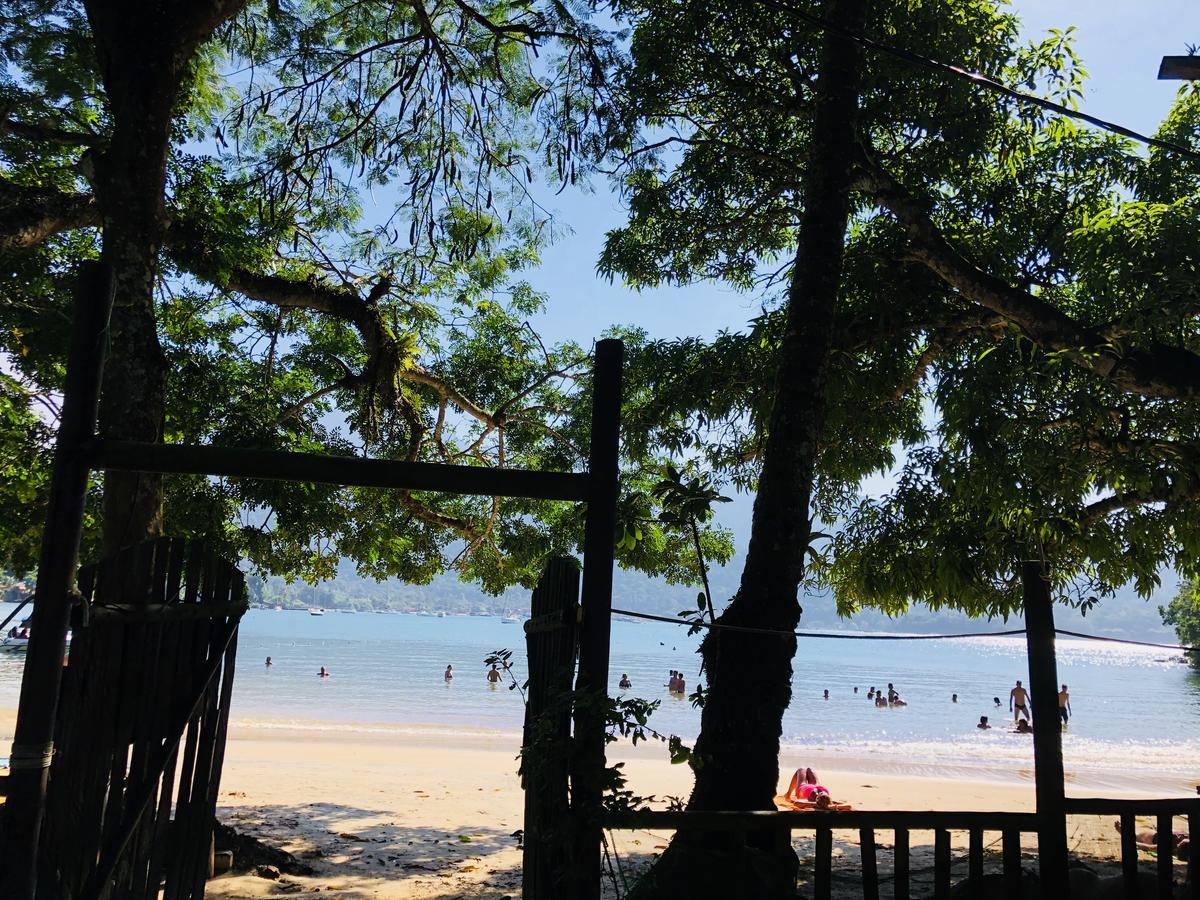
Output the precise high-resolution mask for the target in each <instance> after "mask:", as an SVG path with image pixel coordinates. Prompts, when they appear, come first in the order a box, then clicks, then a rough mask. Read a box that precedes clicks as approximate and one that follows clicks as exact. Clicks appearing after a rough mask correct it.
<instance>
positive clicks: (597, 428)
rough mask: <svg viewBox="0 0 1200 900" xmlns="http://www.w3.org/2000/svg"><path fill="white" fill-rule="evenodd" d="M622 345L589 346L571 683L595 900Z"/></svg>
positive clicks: (578, 789)
mask: <svg viewBox="0 0 1200 900" xmlns="http://www.w3.org/2000/svg"><path fill="white" fill-rule="evenodd" d="M624 355H625V346H624V344H622V343H621V342H620V341H617V340H606V341H600V342H598V343H597V344H596V366H595V369H594V370H593V375H592V434H591V449H590V453H589V461H588V472H589V473H590V475H591V478H592V481H591V485H590V489H589V491H588V498H587V500H588V508H587V521H586V523H585V524H584V533H583V579H582V584H581V590H580V594H581V600H580V606H581V610H582V615H581V618H580V623H579V675H578V678H577V679H576V682H575V689H576V696H577V698H578V699H577V700H576V702H575V746H574V752H573V754H572V757H571V815H572V821H573V828H574V835H573V837H574V843H575V848H574V853H575V857H574V865H575V875H576V884H575V890H576V893H575V897H576V898H577V900H600V873H601V867H600V843H601V837H602V835H601V830H600V829H601V825H600V817H601V809H602V806H603V803H602V797H603V791H604V766H605V757H604V745H605V733H604V729H605V704H606V702H607V700H608V664H609V645H610V637H611V635H610V631H611V628H612V584H613V563H614V557H615V554H616V529H617V493H618V482H617V479H618V474H619V469H620V466H619V462H620V449H621V365H622V361H623V358H624Z"/></svg>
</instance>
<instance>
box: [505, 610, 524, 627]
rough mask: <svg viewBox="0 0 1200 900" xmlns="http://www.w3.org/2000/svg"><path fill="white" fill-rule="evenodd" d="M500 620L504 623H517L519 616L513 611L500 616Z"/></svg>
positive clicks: (519, 619) (518, 622)
mask: <svg viewBox="0 0 1200 900" xmlns="http://www.w3.org/2000/svg"><path fill="white" fill-rule="evenodd" d="M500 621H501V622H503V623H504V624H505V625H519V624H520V623H521V617H520V616H518V615H516V614H515V613H509V614H508V615H505V616H501V617H500Z"/></svg>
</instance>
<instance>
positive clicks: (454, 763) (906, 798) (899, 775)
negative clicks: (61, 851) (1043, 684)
mask: <svg viewBox="0 0 1200 900" xmlns="http://www.w3.org/2000/svg"><path fill="white" fill-rule="evenodd" d="M13 721H14V714H13V712H12V711H11V710H7V711H3V712H0V740H3V741H4V743H5V745H7V743H8V742H9V741H10V740H11V734H12V724H13ZM519 740H520V736H519V734H517V733H515V732H508V731H494V732H486V731H475V732H466V733H463V732H453V731H449V730H446V729H444V728H439V727H420V726H412V727H407V728H405V729H403V730H401V731H397V730H395V729H385V728H374V727H371V726H369V725H362V726H348V727H346V728H344V729H341V730H335V729H322V728H319V727H316V723H313V725H312V726H309V727H303V726H302V727H292V726H289V725H287V724H284V723H279V724H277V725H272V726H268V727H264V726H263V725H261V724H255V725H247V724H245V723H238V722H237V721H235V722H234V723H233V724H232V728H231V734H230V741H229V745H228V750H227V753H226V759H225V769H224V777H223V781H222V785H221V793H220V803H219V808H218V816H219V818H220V819H221V820H222V821H223V822H224V823H225V824H227V825H230V826H232V827H234V828H235V829H236V830H237V831H238V832H240V833H243V834H246V835H250V836H253V837H255V838H257V839H258V840H260V841H261V842H263V843H264V844H266V845H268V846H271V847H275V848H279V849H282V850H286V851H287V852H289V853H291V854H293V855H294V856H295V857H296V858H297V860H298V861H300V862H302V863H304V864H306V865H307V866H309V867H311V869H312V874H311V875H298V874H288V873H283V874H282V875H281V877H279V878H277V879H272V878H266V877H262V876H261V875H258V874H254V873H253V872H241V873H230V874H225V875H222V876H219V877H217V878H215V879H214V880H212V881H211V882H209V886H208V896H210V897H214V898H251V897H273V896H283V895H287V896H294V897H302V898H303V897H312V898H318V897H319V898H332V897H336V898H344V900H357V898H381V900H401V898H404V900H408V898H413V900H434V898H437V900H450V898H460V897H461V898H467V897H470V898H484V900H501V898H505V897H508V898H516V897H519V896H520V865H521V852H520V849H519V843H518V835H517V834H516V833H517V832H518V831H519V829H521V827H522V822H521V815H522V803H523V797H522V792H521V788H520V784H519V780H518V778H517V775H516V759H515V757H516V754H517V750H518V746H519ZM610 754H611V756H612V757H613V758H615V759H620V760H621V761H623V762H624V763H625V770H626V772H627V774H628V777H629V782H630V787H631V788H632V789H633V790H634V791H635V792H636V793H639V794H642V795H649V794H653V795H656V796H657V797H660V798H665V797H667V796H670V795H675V796H686V795H687V792H688V790H689V788H690V772H689V770H688V769H687V767H686V766H674V765H671V764H670V762H669V761H668V760H667V757H666V752H665V748H663V747H662V746H661V745H654V744H652V745H645V744H643V745H640V746H639V747H637V748H633V747H630V746H629V745H627V744H616V745H613V747H612V748H610ZM801 763H803V764H804V765H808V766H812V767H813V768H814V769H816V770H817V771H818V772H819V773H820V776H821V780H822V782H823V783H824V784H825V785H826V786H828V787H829V788H830V789H831V790H832V791H833V793H834V795H835V797H837V798H839V799H842V800H845V801H847V802H849V803H852V804H853V805H854V806H855V808H858V809H881V810H882V809H909V810H920V809H939V810H969V809H975V810H1012V811H1028V810H1031V809H1032V808H1033V782H1032V773H1031V772H1029V771H1025V770H1018V771H1014V772H1008V773H1005V772H997V773H996V777H995V778H994V779H991V780H981V779H980V778H979V777H978V772H977V771H976V772H974V773H962V772H949V773H942V774H941V775H940V776H939V777H934V775H933V774H932V773H930V772H928V771H923V770H920V769H919V767H913V766H906V765H905V763H904V762H903V761H902V760H897V761H892V762H889V763H888V765H886V766H884V765H881V763H880V762H879V760H868V759H853V758H847V757H845V756H843V755H842V754H839V753H836V752H829V751H828V750H823V749H822V748H811V749H809V750H806V751H804V752H803V753H798V752H794V751H789V752H787V753H785V754H784V757H783V759H782V760H781V769H782V771H784V772H790V771H791V770H792V769H793V768H795V767H796V766H798V765H800V764H801ZM972 775H973V776H974V777H970V776H972ZM1146 787H1147V788H1148V789H1147V790H1146V791H1144V792H1134V793H1129V792H1128V791H1126V792H1121V791H1117V790H1115V789H1113V788H1112V787H1111V786H1105V785H1096V784H1089V785H1088V786H1087V790H1082V791H1080V790H1074V791H1071V792H1072V793H1080V794H1083V793H1086V794H1090V795H1104V796H1110V797H1114V796H1139V795H1150V794H1152V793H1154V794H1158V795H1159V796H1161V795H1162V794H1161V792H1159V791H1154V790H1151V789H1150V788H1151V786H1150V785H1147V786H1146ZM1177 791H1178V792H1179V793H1185V792H1186V786H1185V785H1182V784H1181V785H1179V786H1178V787H1177ZM1145 824H1146V825H1151V823H1150V822H1149V821H1147V822H1146V823H1145ZM834 837H835V840H834V851H833V852H834V857H835V885H834V886H835V896H837V897H844V898H849V897H854V896H861V893H860V891H861V887H860V882H859V880H858V877H857V874H856V870H857V866H858V858H859V857H858V850H857V838H858V836H857V832H844V833H841V832H835V836H834ZM890 837H891V835H890V834H887V833H882V834H880V835H879V836H878V838H877V840H878V846H879V854H880V856H879V858H880V871H881V874H882V875H884V877H885V879H886V874H887V872H888V871H889V870H890V867H891V853H890V851H891V842H890ZM669 838H670V834H669V832H661V833H660V832H654V833H651V832H645V831H642V832H623V833H618V834H617V835H615V841H616V846H617V851H618V854H619V856H620V859H621V861H622V867H623V869H624V871H625V873H626V874H627V875H628V874H630V873H631V872H634V871H636V870H637V868H638V867H639V866H644V865H645V864H646V863H647V862H649V861H650V860H652V859H653V856H654V855H655V854H656V853H658V852H660V851H661V850H662V848H663V847H665V845H666V844H667V842H668V840H669ZM965 839H966V835H965V834H964V835H955V846H956V847H960V848H961V847H965ZM1070 841H1071V848H1072V852H1073V853H1074V854H1075V855H1077V856H1078V857H1080V858H1086V859H1087V860H1088V862H1089V863H1091V864H1093V865H1096V866H1097V867H1098V868H1099V869H1101V870H1108V871H1116V865H1117V854H1118V852H1119V846H1118V841H1117V834H1116V832H1115V831H1114V830H1113V827H1112V820H1111V818H1098V817H1073V818H1072V820H1071V823H1070ZM912 843H913V858H912V871H913V895H914V896H922V895H923V894H924V893H925V892H924V891H923V889H922V884H924V883H928V884H931V883H932V875H931V872H932V847H931V844H932V834H931V833H922V832H914V833H913V834H912ZM987 843H988V846H989V849H990V850H991V851H994V852H992V853H991V855H990V856H989V861H988V864H987V868H988V871H992V870H996V871H998V870H999V865H1000V862H999V855H998V851H999V835H998V834H995V835H993V834H989V835H987ZM1030 843H1032V842H1031V841H1030ZM812 845H813V841H812V838H811V836H805V835H802V834H801V833H799V832H798V833H797V837H796V840H795V846H796V850H797V852H798V854H799V856H800V858H801V861H802V863H803V862H804V861H805V860H806V859H808V858H811V856H812V853H813V846H812ZM1026 853H1027V856H1028V857H1029V858H1030V859H1031V860H1032V858H1033V847H1032V846H1031V847H1028V848H1026ZM962 856H963V857H964V858H959V859H956V862H955V872H956V874H957V873H958V872H959V870H960V869H962V874H963V875H965V854H963V855H962ZM926 870H928V871H926ZM803 872H804V870H803V869H802V875H803ZM1179 874H1180V877H1182V871H1181V872H1180V873H1179ZM883 895H884V896H890V887H888V886H887V885H886V880H885V887H884V891H883ZM607 896H611V897H615V896H617V894H616V892H615V891H614V890H613V888H612V885H608V886H607Z"/></svg>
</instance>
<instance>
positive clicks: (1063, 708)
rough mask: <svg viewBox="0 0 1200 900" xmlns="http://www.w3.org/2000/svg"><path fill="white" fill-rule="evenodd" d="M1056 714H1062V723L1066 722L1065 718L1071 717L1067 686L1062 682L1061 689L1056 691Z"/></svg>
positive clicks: (1069, 696)
mask: <svg viewBox="0 0 1200 900" xmlns="http://www.w3.org/2000/svg"><path fill="white" fill-rule="evenodd" d="M1058 714H1059V715H1060V716H1062V723H1063V724H1064V725H1066V724H1067V720H1068V719H1069V718H1071V695H1070V693H1068V691H1067V686H1066V685H1065V684H1064V685H1063V686H1062V690H1061V691H1059V692H1058Z"/></svg>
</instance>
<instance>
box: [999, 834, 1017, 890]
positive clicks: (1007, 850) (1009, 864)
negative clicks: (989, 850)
mask: <svg viewBox="0 0 1200 900" xmlns="http://www.w3.org/2000/svg"><path fill="white" fill-rule="evenodd" d="M1002 847H1003V853H1004V890H1005V891H1006V892H1007V895H1008V896H1009V897H1020V896H1021V881H1022V873H1021V832H1019V831H1017V830H1016V829H1015V828H1014V829H1011V830H1008V831H1005V832H1004V833H1003V837H1002Z"/></svg>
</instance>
